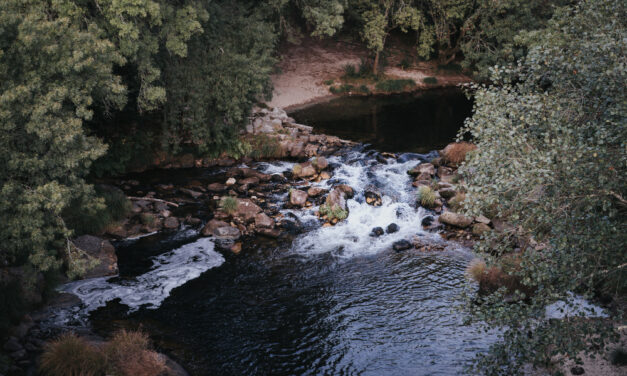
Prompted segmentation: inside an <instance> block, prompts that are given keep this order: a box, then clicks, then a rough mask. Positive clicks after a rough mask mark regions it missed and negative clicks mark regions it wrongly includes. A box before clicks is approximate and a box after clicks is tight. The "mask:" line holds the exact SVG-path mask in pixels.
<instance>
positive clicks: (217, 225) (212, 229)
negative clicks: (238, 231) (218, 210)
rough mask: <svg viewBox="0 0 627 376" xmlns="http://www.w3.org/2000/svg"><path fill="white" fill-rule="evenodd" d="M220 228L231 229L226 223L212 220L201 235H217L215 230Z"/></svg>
mask: <svg viewBox="0 0 627 376" xmlns="http://www.w3.org/2000/svg"><path fill="white" fill-rule="evenodd" d="M220 227H229V224H228V223H226V222H224V221H219V220H217V219H212V220H210V221H209V222H207V224H206V225H205V226H204V227H203V228H202V231H201V233H202V234H203V235H204V236H210V235H215V230H216V229H217V228H220Z"/></svg>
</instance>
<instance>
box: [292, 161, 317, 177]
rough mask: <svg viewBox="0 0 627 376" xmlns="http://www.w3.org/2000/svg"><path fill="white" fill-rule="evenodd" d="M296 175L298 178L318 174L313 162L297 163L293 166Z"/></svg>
mask: <svg viewBox="0 0 627 376" xmlns="http://www.w3.org/2000/svg"><path fill="white" fill-rule="evenodd" d="M292 172H293V173H294V177H296V178H301V179H303V178H311V177H313V176H315V175H316V169H315V167H314V166H313V164H312V163H311V162H305V163H299V164H295V165H294V168H292Z"/></svg>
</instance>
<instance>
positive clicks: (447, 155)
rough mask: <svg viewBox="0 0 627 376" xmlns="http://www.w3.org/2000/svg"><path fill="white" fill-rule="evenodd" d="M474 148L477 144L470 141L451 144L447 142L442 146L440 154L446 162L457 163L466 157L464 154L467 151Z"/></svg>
mask: <svg viewBox="0 0 627 376" xmlns="http://www.w3.org/2000/svg"><path fill="white" fill-rule="evenodd" d="M476 149H477V146H475V145H474V144H471V143H470V142H454V143H452V144H448V145H447V146H446V147H445V148H444V150H443V151H442V156H443V157H444V160H445V161H446V162H448V163H451V164H453V165H458V164H460V163H462V162H463V161H464V160H465V159H466V155H467V154H468V153H469V152H471V151H473V150H476Z"/></svg>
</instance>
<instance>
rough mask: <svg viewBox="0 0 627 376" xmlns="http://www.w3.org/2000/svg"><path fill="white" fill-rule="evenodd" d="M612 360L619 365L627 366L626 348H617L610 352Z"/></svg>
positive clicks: (613, 363)
mask: <svg viewBox="0 0 627 376" xmlns="http://www.w3.org/2000/svg"><path fill="white" fill-rule="evenodd" d="M610 362H611V363H612V365H615V366H618V367H624V366H627V351H625V349H624V348H620V347H619V348H616V349H614V350H612V352H611V353H610Z"/></svg>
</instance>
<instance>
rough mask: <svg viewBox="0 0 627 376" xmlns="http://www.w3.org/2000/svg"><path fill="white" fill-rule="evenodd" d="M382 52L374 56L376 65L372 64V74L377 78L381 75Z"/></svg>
mask: <svg viewBox="0 0 627 376" xmlns="http://www.w3.org/2000/svg"><path fill="white" fill-rule="evenodd" d="M380 54H381V52H379V51H377V53H375V55H374V64H372V73H373V74H374V75H375V76H376V75H377V74H379V55H380Z"/></svg>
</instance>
